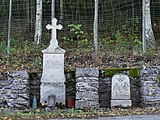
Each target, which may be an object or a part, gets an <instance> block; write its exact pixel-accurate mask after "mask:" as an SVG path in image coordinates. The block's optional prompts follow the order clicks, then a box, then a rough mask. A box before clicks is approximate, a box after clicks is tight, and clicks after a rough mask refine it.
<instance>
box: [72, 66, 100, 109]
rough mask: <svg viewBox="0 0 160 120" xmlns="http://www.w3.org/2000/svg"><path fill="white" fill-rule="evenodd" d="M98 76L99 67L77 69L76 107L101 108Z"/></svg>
mask: <svg viewBox="0 0 160 120" xmlns="http://www.w3.org/2000/svg"><path fill="white" fill-rule="evenodd" d="M98 77H99V70H98V69H97V68H77V69H76V103H75V107H76V108H82V109H91V108H99V93H98V88H99V78H98Z"/></svg>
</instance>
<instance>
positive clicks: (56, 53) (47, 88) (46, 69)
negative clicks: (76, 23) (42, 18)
mask: <svg viewBox="0 0 160 120" xmlns="http://www.w3.org/2000/svg"><path fill="white" fill-rule="evenodd" d="M60 26H61V25H57V19H56V18H54V19H52V25H47V26H46V27H47V28H48V29H52V39H51V41H50V45H49V47H48V48H47V49H44V50H42V52H43V73H42V77H41V82H42V84H41V87H40V102H41V104H42V105H44V104H46V103H48V97H49V96H50V95H51V94H54V95H55V96H56V102H57V103H62V104H64V105H65V97H66V94H65V88H66V86H65V84H64V83H65V81H66V79H65V74H64V53H65V50H63V49H61V48H60V47H59V46H58V41H57V38H56V29H58V28H59V29H60ZM61 27H62V26H61Z"/></svg>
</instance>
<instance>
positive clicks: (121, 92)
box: [111, 74, 131, 100]
mask: <svg viewBox="0 0 160 120" xmlns="http://www.w3.org/2000/svg"><path fill="white" fill-rule="evenodd" d="M130 96H131V93H130V80H129V77H128V76H127V75H125V74H116V75H114V76H113V77H112V86H111V99H112V100H116V99H118V100H125V99H130Z"/></svg>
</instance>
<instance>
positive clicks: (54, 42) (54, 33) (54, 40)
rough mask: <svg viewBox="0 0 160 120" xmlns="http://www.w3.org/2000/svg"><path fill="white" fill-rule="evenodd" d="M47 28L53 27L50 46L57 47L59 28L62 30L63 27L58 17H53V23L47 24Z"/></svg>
mask: <svg viewBox="0 0 160 120" xmlns="http://www.w3.org/2000/svg"><path fill="white" fill-rule="evenodd" d="M46 28H47V29H48V30H50V29H52V33H51V34H52V36H51V41H50V47H51V48H57V47H59V46H58V41H57V29H58V30H61V29H62V28H63V27H62V25H61V24H59V25H57V19H56V18H53V19H52V24H51V25H50V24H48V25H46Z"/></svg>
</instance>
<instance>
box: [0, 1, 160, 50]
mask: <svg viewBox="0 0 160 120" xmlns="http://www.w3.org/2000/svg"><path fill="white" fill-rule="evenodd" d="M94 9H95V8H94V0H87V1H86V0H56V1H55V17H56V18H57V19H58V21H59V23H61V24H62V25H63V27H64V28H63V30H62V31H59V32H58V34H59V35H58V40H59V41H60V42H59V44H60V45H61V46H62V45H63V48H64V49H68V50H70V49H71V48H75V47H77V46H78V47H79V48H80V49H86V48H87V47H88V48H89V49H90V48H92V49H93V21H94ZM98 10H99V16H98V21H99V22H98V23H99V27H98V31H99V48H100V51H103V50H104V51H110V50H114V49H113V48H116V49H118V50H122V51H126V49H127V50H131V51H133V50H138V51H141V50H142V0H99V8H98ZM35 12H36V1H35V0H14V1H13V3H12V19H11V38H16V39H21V40H29V41H33V39H34V30H35ZM159 13H160V2H159V1H158V0H152V1H151V16H152V17H151V18H152V27H153V31H154V34H155V37H156V43H157V48H159V46H160V39H159V36H160V34H159V30H160V22H159V21H160V16H159ZM8 16H9V0H0V40H1V41H2V40H6V41H7V28H8ZM50 22H51V0H43V22H42V25H43V33H42V42H43V43H49V41H50V34H49V31H47V29H46V27H45V26H46V24H48V23H50ZM68 41H69V44H67V42H68ZM75 41H78V42H77V43H75ZM71 42H73V43H75V44H70V43H71Z"/></svg>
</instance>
